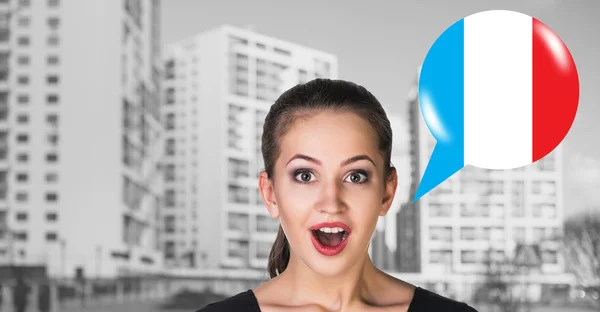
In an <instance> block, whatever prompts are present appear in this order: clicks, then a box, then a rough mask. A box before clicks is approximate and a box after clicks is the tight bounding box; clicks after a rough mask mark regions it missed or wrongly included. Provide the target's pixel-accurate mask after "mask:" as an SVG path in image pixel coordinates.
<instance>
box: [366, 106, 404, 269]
mask: <svg viewBox="0 0 600 312" xmlns="http://www.w3.org/2000/svg"><path fill="white" fill-rule="evenodd" d="M388 119H389V120H390V125H391V127H392V133H393V146H392V165H393V166H394V167H395V168H396V172H397V174H398V186H397V188H396V195H395V196H394V200H393V201H392V207H391V208H390V210H389V211H388V214H387V215H386V216H384V217H380V218H379V220H378V223H377V228H376V230H375V233H374V234H373V241H372V244H371V248H370V249H369V251H370V252H371V256H372V260H373V263H374V264H375V265H376V266H377V267H378V268H380V269H384V270H386V271H397V268H396V264H397V263H396V261H395V259H396V250H397V246H396V238H397V234H396V230H397V228H398V227H397V225H396V222H397V220H396V216H397V215H398V212H399V210H400V208H401V207H402V205H403V204H404V203H406V202H407V201H408V194H409V190H410V185H411V177H410V155H409V135H408V134H409V133H408V123H407V118H406V117H404V116H403V115H394V114H388Z"/></svg>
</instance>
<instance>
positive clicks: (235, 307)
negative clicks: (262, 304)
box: [196, 290, 260, 312]
mask: <svg viewBox="0 0 600 312" xmlns="http://www.w3.org/2000/svg"><path fill="white" fill-rule="evenodd" d="M221 311H240V312H260V308H259V306H258V301H257V300H256V297H255V296H254V293H253V292H252V290H247V291H244V292H241V293H238V294H236V295H234V296H231V297H229V298H227V299H224V300H221V301H217V302H214V303H210V304H208V305H207V306H205V307H204V308H202V309H200V310H197V311H196V312H221Z"/></svg>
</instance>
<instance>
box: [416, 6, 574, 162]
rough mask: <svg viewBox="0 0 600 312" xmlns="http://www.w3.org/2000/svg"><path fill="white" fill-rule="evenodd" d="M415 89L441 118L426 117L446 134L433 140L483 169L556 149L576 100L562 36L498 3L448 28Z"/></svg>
mask: <svg viewBox="0 0 600 312" xmlns="http://www.w3.org/2000/svg"><path fill="white" fill-rule="evenodd" d="M424 71H427V74H424ZM419 89H420V91H419V94H420V97H421V94H426V95H427V97H428V99H427V102H428V103H429V104H427V103H425V106H423V104H424V103H423V102H422V103H421V105H422V106H421V107H422V110H423V113H424V114H427V113H428V110H429V111H432V110H435V111H436V113H435V114H437V117H436V118H437V122H438V123H439V125H435V124H433V123H431V122H430V123H428V126H429V127H430V129H431V130H432V132H434V135H435V129H432V127H433V128H435V127H436V126H437V127H442V128H443V127H445V128H446V129H445V132H446V134H448V137H447V138H445V139H447V141H446V142H440V139H441V141H444V138H443V134H444V131H441V132H438V136H437V137H436V139H438V143H444V144H448V145H452V147H453V149H455V151H457V152H458V154H454V156H453V158H454V159H455V160H457V161H458V160H459V159H460V161H461V162H462V166H464V165H467V164H471V165H474V166H478V167H484V168H489V169H508V168H516V167H520V166H524V165H527V164H530V163H533V162H535V161H537V160H539V159H540V158H542V157H544V156H545V155H547V154H548V153H550V152H551V151H552V150H554V148H556V146H557V145H558V144H559V143H560V142H561V141H562V139H563V138H564V137H565V135H566V134H567V133H568V131H569V129H570V127H571V124H572V123H573V120H574V118H575V113H576V111H577V104H578V100H579V80H578V75H577V70H576V67H575V63H574V61H573V58H572V56H571V54H570V52H569V51H568V49H567V47H566V46H565V45H564V43H563V42H562V41H561V40H560V39H559V38H558V36H557V35H556V34H555V33H554V32H553V31H552V30H551V29H549V28H548V27H547V26H546V25H544V24H543V23H541V22H540V21H538V20H537V19H535V18H532V17H530V16H528V15H525V14H521V13H517V12H512V11H504V10H493V11H486V12H482V13H477V14H473V15H470V16H468V17H466V18H464V19H462V20H460V21H458V22H456V23H455V24H453V25H452V26H451V27H450V28H448V29H447V30H446V31H445V32H444V33H443V34H442V35H441V36H440V37H439V38H438V40H437V41H436V42H435V43H434V46H432V48H431V49H430V51H429V53H428V54H427V57H426V60H425V62H424V63H423V67H422V69H421V80H420V81H419ZM422 91H423V92H422ZM420 101H422V99H421V98H420ZM431 103H433V104H431ZM428 105H429V106H428ZM431 105H434V106H436V107H431ZM440 136H442V137H440ZM461 147H462V148H461ZM461 153H462V155H461ZM461 158H462V159H461ZM457 165H458V164H457Z"/></svg>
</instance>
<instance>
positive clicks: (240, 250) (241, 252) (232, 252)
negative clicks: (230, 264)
mask: <svg viewBox="0 0 600 312" xmlns="http://www.w3.org/2000/svg"><path fill="white" fill-rule="evenodd" d="M227 247H228V248H227V255H228V256H229V257H230V258H242V259H247V258H248V241H244V240H229V243H228V246H227Z"/></svg>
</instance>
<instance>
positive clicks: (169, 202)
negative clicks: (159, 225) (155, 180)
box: [165, 190, 176, 207]
mask: <svg viewBox="0 0 600 312" xmlns="http://www.w3.org/2000/svg"><path fill="white" fill-rule="evenodd" d="M175 204H176V202H175V190H166V191H165V206H166V207H175Z"/></svg>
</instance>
